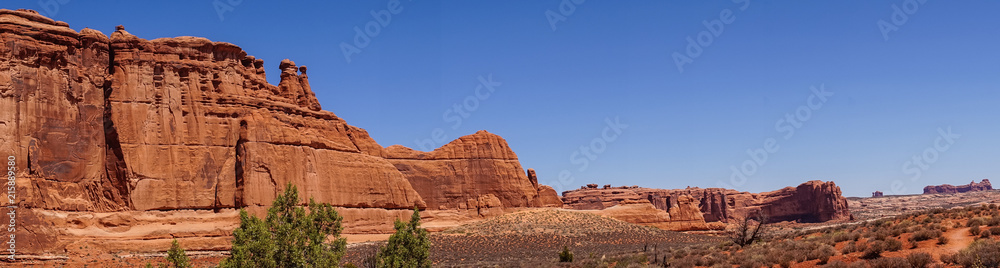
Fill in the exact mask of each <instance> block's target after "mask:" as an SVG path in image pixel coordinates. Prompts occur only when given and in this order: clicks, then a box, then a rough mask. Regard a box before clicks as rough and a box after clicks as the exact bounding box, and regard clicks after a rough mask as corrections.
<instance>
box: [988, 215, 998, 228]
mask: <svg viewBox="0 0 1000 268" xmlns="http://www.w3.org/2000/svg"><path fill="white" fill-rule="evenodd" d="M986 225H987V226H991V227H992V226H1000V217H991V218H990V219H989V220H988V221H986Z"/></svg>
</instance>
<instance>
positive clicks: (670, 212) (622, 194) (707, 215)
mask: <svg viewBox="0 0 1000 268" xmlns="http://www.w3.org/2000/svg"><path fill="white" fill-rule="evenodd" d="M563 202H564V203H565V205H564V207H565V208H569V209H584V210H599V211H604V212H599V213H604V214H606V215H609V216H612V217H616V218H618V219H621V220H624V221H628V222H632V223H638V224H645V225H651V226H657V227H662V228H665V229H671V230H700V229H704V228H706V226H707V228H712V226H719V225H717V224H712V223H713V222H719V223H724V222H727V221H729V220H730V219H733V218H735V217H740V216H741V215H743V214H745V213H746V212H748V211H754V210H762V211H764V212H765V213H767V215H769V217H770V219H771V220H772V221H798V222H825V221H831V220H850V219H851V214H850V212H849V210H848V207H847V199H846V198H844V197H843V195H842V193H841V191H840V187H837V185H836V184H834V183H833V182H822V181H809V182H806V183H803V184H801V185H799V186H798V187H785V188H783V189H780V190H777V191H772V192H764V193H758V194H754V193H748V192H739V191H736V190H731V189H723V188H707V189H702V188H692V187H689V188H687V189H678V190H664V189H650V188H641V187H638V186H627V187H626V186H622V187H611V186H610V185H605V186H604V187H602V188H598V187H597V185H596V184H589V185H587V186H584V187H581V189H578V190H572V191H566V192H563ZM635 204H640V205H641V206H642V208H640V209H638V210H643V211H647V212H649V214H650V215H659V214H661V212H666V213H665V214H667V215H666V216H657V218H660V219H663V220H661V221H656V222H651V220H650V219H641V220H640V219H637V218H635V217H631V216H616V215H622V214H628V213H623V212H613V211H615V210H624V208H622V206H636V205H635ZM651 208H655V210H650V209H651ZM607 211H612V212H607Z"/></svg>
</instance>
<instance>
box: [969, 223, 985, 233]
mask: <svg viewBox="0 0 1000 268" xmlns="http://www.w3.org/2000/svg"><path fill="white" fill-rule="evenodd" d="M980 232H982V231H981V230H979V226H978V225H977V226H972V228H969V234H972V235H979V233H980Z"/></svg>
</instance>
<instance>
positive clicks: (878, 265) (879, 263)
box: [868, 257, 910, 268]
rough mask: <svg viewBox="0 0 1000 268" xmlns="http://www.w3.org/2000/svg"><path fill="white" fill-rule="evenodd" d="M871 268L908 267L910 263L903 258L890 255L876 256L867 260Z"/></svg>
mask: <svg viewBox="0 0 1000 268" xmlns="http://www.w3.org/2000/svg"><path fill="white" fill-rule="evenodd" d="M868 264H869V265H871V267H872V268H901V267H910V263H909V262H907V261H906V259H904V258H900V257H891V258H878V259H874V260H871V261H869V262H868Z"/></svg>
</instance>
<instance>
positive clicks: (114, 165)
mask: <svg viewBox="0 0 1000 268" xmlns="http://www.w3.org/2000/svg"><path fill="white" fill-rule="evenodd" d="M108 58H109V60H108V74H109V75H108V76H107V77H108V79H105V81H104V85H103V88H104V117H103V120H104V145H105V147H106V149H105V159H106V161H105V163H104V164H105V173H106V177H107V179H108V180H109V181H110V182H111V185H113V186H114V188H115V189H114V190H115V191H117V193H114V194H112V195H117V196H119V197H121V200H120V201H121V202H122V203H121V204H120V205H121V206H122V207H125V208H129V209H132V208H133V207H132V198H131V195H130V191H129V176H128V166H127V165H126V163H125V155H124V153H123V152H122V144H121V139H119V137H118V129H117V128H115V122H114V120H112V118H113V117H112V113H113V110H112V109H111V94H112V93H114V88H113V87H112V86H111V81H112V80H111V79H112V78H111V75H110V74H113V73H114V61H115V51H114V49H111V48H110V47H109V48H108Z"/></svg>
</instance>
